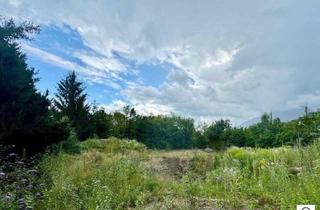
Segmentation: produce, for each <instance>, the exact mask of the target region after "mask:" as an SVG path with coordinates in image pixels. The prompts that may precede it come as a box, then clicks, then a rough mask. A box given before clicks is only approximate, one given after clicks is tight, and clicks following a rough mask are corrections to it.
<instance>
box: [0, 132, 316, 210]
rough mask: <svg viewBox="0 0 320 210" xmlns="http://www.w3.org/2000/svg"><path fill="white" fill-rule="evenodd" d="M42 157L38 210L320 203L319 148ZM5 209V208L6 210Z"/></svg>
mask: <svg viewBox="0 0 320 210" xmlns="http://www.w3.org/2000/svg"><path fill="white" fill-rule="evenodd" d="M79 147H80V150H81V151H82V152H81V153H80V154H75V155H70V154H65V153H61V154H59V155H56V156H52V155H47V156H44V157H43V158H42V160H41V162H40V166H39V167H40V168H41V171H42V172H43V175H42V181H43V182H45V186H46V187H45V188H44V189H43V190H42V194H43V195H42V198H41V199H39V200H37V201H35V202H34V206H33V207H34V208H35V209H50V210H54V209H61V210H65V209H70V210H72V209H89V210H91V209H295V206H296V204H299V203H303V204H306V203H311V204H317V205H320V182H319V178H320V143H314V144H313V145H311V146H309V147H306V148H302V149H298V148H290V147H282V148H277V149H249V148H248V149H243V148H235V147H233V148H229V149H228V150H226V151H223V152H211V151H203V150H179V151H155V150H148V149H146V147H145V146H144V145H142V144H140V143H137V142H136V141H129V140H118V139H115V138H111V139H107V140H94V139H92V140H87V141H85V142H82V143H80V145H79ZM4 205H5V204H3V203H2V207H4Z"/></svg>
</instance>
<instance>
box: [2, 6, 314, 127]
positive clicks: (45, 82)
mask: <svg viewBox="0 0 320 210" xmlns="http://www.w3.org/2000/svg"><path fill="white" fill-rule="evenodd" d="M319 9H320V1H318V0H310V1H297V0H268V1H260V0H242V1H237V0H223V1H222V0H201V1H194V0H161V1H159V0H157V1H156V0H91V1H82V0H55V1H48V0H24V1H23V0H0V15H1V16H3V17H11V18H14V19H16V20H17V21H23V20H29V21H32V22H33V23H35V24H39V25H40V26H41V33H40V34H39V35H36V36H35V37H34V39H33V41H32V42H24V43H23V44H22V49H23V51H24V52H25V53H26V54H27V56H28V64H29V65H30V66H32V67H34V68H35V69H36V70H38V76H39V77H40V79H41V80H40V82H38V84H37V87H38V88H39V89H40V90H41V91H45V90H46V89H48V90H49V92H50V94H51V96H54V93H55V91H56V83H57V82H58V81H59V80H60V79H62V78H63V77H65V76H66V75H67V74H68V72H70V71H72V70H74V71H76V73H77V74H78V75H79V78H80V79H81V81H83V82H84V84H85V86H86V87H87V89H86V90H87V92H88V95H89V97H88V101H89V102H90V103H93V102H94V101H95V102H96V103H97V104H98V105H100V106H102V107H104V108H105V109H106V110H107V111H112V110H116V109H120V108H121V107H123V106H124V105H126V104H129V105H132V106H134V107H135V108H136V110H137V111H138V112H139V113H141V114H170V113H176V114H179V115H183V116H186V117H193V118H194V119H196V120H197V121H201V122H202V121H204V122H208V121H212V120H217V119H220V118H228V119H231V121H232V122H233V123H234V124H241V122H243V121H246V120H248V119H250V118H253V117H256V116H259V115H260V114H261V113H263V112H271V111H274V112H279V111H280V112H281V111H287V110H291V109H296V108H299V107H301V106H305V105H308V106H309V107H311V108H318V107H319V105H320V79H319V78H320V69H319V67H320V59H319V55H320V13H319Z"/></svg>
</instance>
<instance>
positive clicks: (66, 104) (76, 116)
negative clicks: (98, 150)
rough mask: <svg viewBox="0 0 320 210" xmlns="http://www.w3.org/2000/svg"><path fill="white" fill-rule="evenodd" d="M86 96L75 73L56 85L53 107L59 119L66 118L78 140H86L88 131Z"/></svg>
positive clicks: (88, 107)
mask: <svg viewBox="0 0 320 210" xmlns="http://www.w3.org/2000/svg"><path fill="white" fill-rule="evenodd" d="M86 98H87V94H85V93H84V87H83V83H82V82H79V81H78V80H77V76H76V74H75V72H74V71H73V72H71V73H69V75H68V76H67V77H66V78H65V79H63V80H61V81H60V82H59V83H58V90H57V94H56V99H55V100H54V102H53V103H54V107H55V109H57V111H58V113H59V115H60V116H61V117H63V116H67V117H68V118H69V120H70V123H71V126H72V127H73V128H74V129H75V131H76V133H77V135H78V137H79V139H80V140H84V139H86V138H88V137H89V136H90V134H91V129H90V126H91V125H90V113H89V110H90V106H89V105H88V104H86Z"/></svg>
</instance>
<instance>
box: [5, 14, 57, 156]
mask: <svg viewBox="0 0 320 210" xmlns="http://www.w3.org/2000/svg"><path fill="white" fill-rule="evenodd" d="M0 22H1V23H0V96H1V97H0V143H1V144H5V145H16V149H17V150H19V149H20V150H21V149H22V148H27V151H28V152H29V153H32V152H38V151H39V150H43V149H44V148H45V147H46V146H47V145H49V144H51V143H52V142H56V141H59V140H61V137H60V136H54V137H55V138H51V134H54V133H53V132H51V130H52V129H54V128H57V127H59V125H56V124H55V122H54V121H53V120H52V119H51V116H50V113H49V110H48V107H49V105H50V101H49V100H48V99H47V95H48V93H46V94H44V95H43V94H41V93H39V92H38V91H37V90H36V88H35V83H36V82H37V81H38V79H37V78H36V77H35V71H34V69H33V68H31V67H29V66H28V65H27V63H26V55H25V54H24V53H23V52H22V51H21V49H20V46H19V43H20V41H21V40H29V39H30V37H31V35H32V34H34V33H37V32H39V27H38V26H34V25H32V24H31V23H28V22H23V23H21V24H19V25H16V24H15V22H14V21H13V20H5V19H1V20H0Z"/></svg>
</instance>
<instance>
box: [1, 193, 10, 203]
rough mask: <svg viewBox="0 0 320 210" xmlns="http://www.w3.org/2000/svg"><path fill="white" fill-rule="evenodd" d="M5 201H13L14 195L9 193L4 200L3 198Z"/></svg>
mask: <svg viewBox="0 0 320 210" xmlns="http://www.w3.org/2000/svg"><path fill="white" fill-rule="evenodd" d="M2 200H3V201H6V202H8V201H11V200H12V195H11V194H10V193H7V194H6V195H5V196H4V197H3V198H2Z"/></svg>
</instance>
